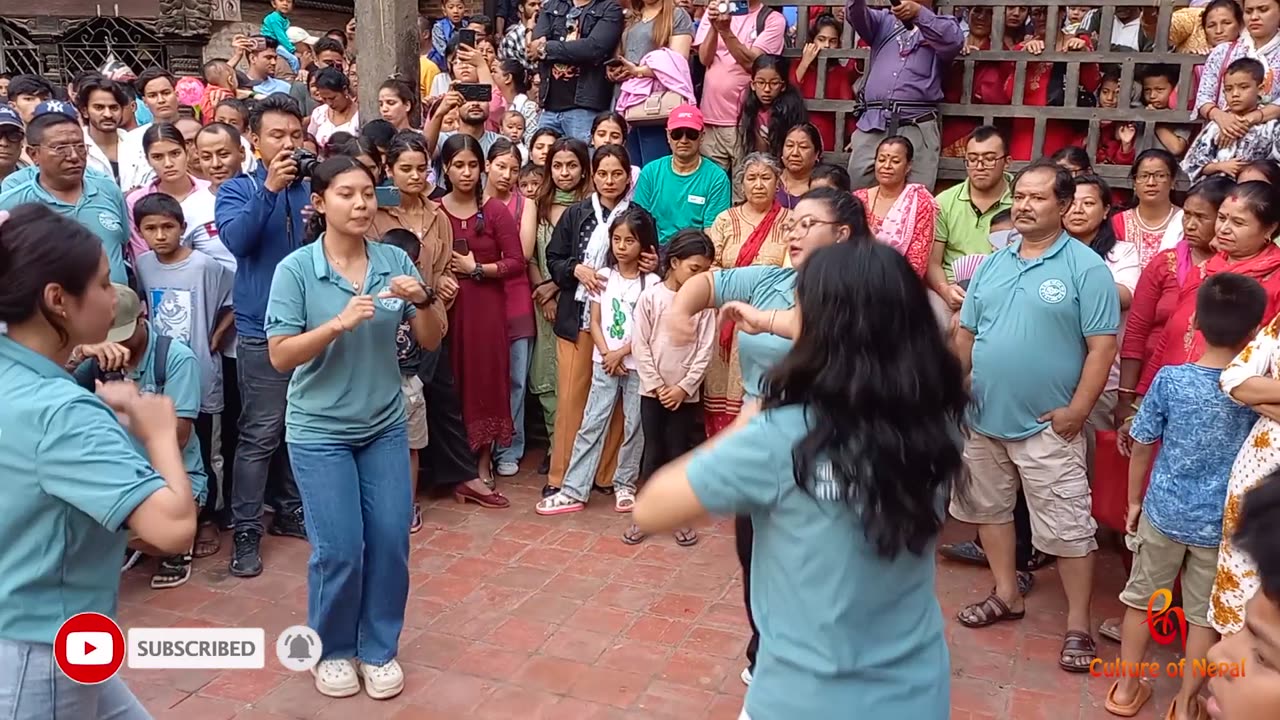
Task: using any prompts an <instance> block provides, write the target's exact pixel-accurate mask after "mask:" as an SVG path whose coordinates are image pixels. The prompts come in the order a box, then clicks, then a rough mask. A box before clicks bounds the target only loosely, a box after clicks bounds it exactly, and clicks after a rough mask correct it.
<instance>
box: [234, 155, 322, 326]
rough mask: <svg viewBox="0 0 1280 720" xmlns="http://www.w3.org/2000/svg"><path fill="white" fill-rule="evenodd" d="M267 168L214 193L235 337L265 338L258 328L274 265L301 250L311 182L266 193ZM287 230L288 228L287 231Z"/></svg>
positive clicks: (262, 320)
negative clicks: (228, 262)
mask: <svg viewBox="0 0 1280 720" xmlns="http://www.w3.org/2000/svg"><path fill="white" fill-rule="evenodd" d="M266 177H267V168H266V163H261V164H259V165H258V168H257V169H256V170H255V171H254V172H253V173H252V174H250V175H246V174H243V173H242V174H241V175H239V176H237V177H234V178H232V179H230V180H228V181H227V182H225V183H223V185H222V187H220V188H218V197H217V201H216V203H215V204H214V209H213V214H214V221H215V222H216V223H217V225H218V236H219V237H220V238H221V239H222V242H223V244H224V245H226V246H227V249H228V250H230V251H231V254H232V255H235V256H236V286H235V291H234V292H233V293H232V296H231V300H232V303H233V304H234V305H235V312H236V332H237V333H239V334H240V335H242V336H244V337H251V338H264V339H265V338H266V337H267V334H266V332H265V331H264V330H263V324H264V321H265V317H266V314H267V297H268V296H269V295H270V294H271V278H272V276H274V275H275V272H276V265H277V264H279V263H280V261H281V260H283V259H284V257H285V256H286V255H288V254H289V253H291V252H293V251H294V250H297V249H298V248H299V247H301V246H302V243H303V238H304V236H305V234H306V227H305V226H306V223H305V222H304V221H303V219H302V209H303V208H305V207H306V206H307V205H309V204H310V203H311V183H310V181H303V182H297V183H294V184H293V185H290V186H289V187H288V189H286V190H285V191H284V192H282V193H274V192H271V191H270V190H268V189H267V188H266V185H264V184H263V183H264V181H265V180H266ZM290 226H291V227H290Z"/></svg>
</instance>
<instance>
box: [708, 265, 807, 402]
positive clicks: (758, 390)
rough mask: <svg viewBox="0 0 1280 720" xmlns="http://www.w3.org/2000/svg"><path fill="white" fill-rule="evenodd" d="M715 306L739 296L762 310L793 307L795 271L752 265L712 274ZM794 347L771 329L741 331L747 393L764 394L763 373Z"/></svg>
mask: <svg viewBox="0 0 1280 720" xmlns="http://www.w3.org/2000/svg"><path fill="white" fill-rule="evenodd" d="M711 282H712V283H713V285H714V287H715V304H716V307H722V306H723V305H724V304H725V303H727V302H731V301H734V300H737V301H738V302H744V303H747V304H748V305H751V306H753V307H755V308H758V309H760V310H790V309H791V308H793V307H795V304H796V271H795V270H793V269H792V268H780V267H772V266H768V265H753V266H751V267H744V268H733V269H731V270H717V271H715V272H714V273H712V274H711ZM790 351H791V340H788V339H787V338H784V337H779V336H777V335H771V334H769V333H760V334H759V335H751V334H749V333H744V332H739V333H738V361H739V362H740V363H741V365H742V387H743V389H744V390H745V391H746V394H747V396H748V397H752V398H759V397H760V396H761V395H763V394H764V376H765V375H766V374H767V373H768V372H769V370H771V369H772V368H773V366H774V365H777V364H778V361H779V360H781V359H782V358H783V356H785V355H786V354H787V353H788V352H790Z"/></svg>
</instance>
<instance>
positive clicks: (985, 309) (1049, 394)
mask: <svg viewBox="0 0 1280 720" xmlns="http://www.w3.org/2000/svg"><path fill="white" fill-rule="evenodd" d="M1021 248H1022V241H1021V240H1017V241H1015V242H1014V243H1013V244H1011V245H1009V246H1008V247H1006V248H1004V249H1002V250H999V251H997V252H995V253H994V254H992V255H991V256H990V257H988V258H987V259H986V261H984V262H983V263H982V265H980V266H979V267H978V272H977V274H975V275H974V277H973V280H972V281H970V283H969V291H968V293H967V294H966V295H965V298H964V305H963V306H962V307H961V308H960V325H961V326H963V327H964V328H965V329H966V330H969V331H970V332H972V333H973V334H974V343H973V389H972V392H973V403H972V405H971V406H970V408H969V424H970V426H971V427H972V428H973V429H974V430H977V431H978V432H980V433H982V434H983V435H988V436H990V437H993V438H998V439H1001V440H1022V439H1024V438H1028V437H1031V436H1032V435H1035V434H1036V433H1039V432H1040V431H1042V430H1044V429H1045V428H1046V427H1048V426H1049V423H1047V422H1041V421H1040V420H1039V418H1040V416H1041V415H1043V414H1045V413H1047V412H1049V411H1050V410H1054V409H1056V408H1060V407H1063V406H1065V405H1067V404H1069V403H1070V402H1071V397H1072V395H1074V394H1075V391H1076V386H1077V385H1079V384H1080V372H1081V371H1082V370H1083V369H1084V359H1085V355H1086V354H1087V353H1088V351H1087V348H1086V346H1085V338H1089V337H1093V336H1095V335H1115V334H1116V330H1117V328H1118V327H1119V326H1120V296H1119V295H1118V294H1117V292H1116V283H1115V280H1113V279H1112V278H1111V271H1110V270H1108V269H1107V266H1106V264H1105V263H1103V261H1102V258H1100V257H1098V254H1097V253H1095V252H1094V251H1093V250H1092V249H1090V248H1089V246H1088V245H1085V244H1084V243H1082V242H1077V241H1076V240H1075V239H1074V238H1072V237H1071V236H1070V235H1068V234H1067V233H1065V232H1063V233H1062V235H1060V236H1059V237H1058V240H1057V241H1056V242H1054V244H1053V245H1052V246H1050V247H1049V249H1048V250H1047V251H1046V252H1045V253H1044V254H1043V255H1041V256H1040V257H1038V258H1036V259H1034V260H1025V259H1023V258H1022V257H1021V256H1019V254H1018V251H1019V250H1020V249H1021Z"/></svg>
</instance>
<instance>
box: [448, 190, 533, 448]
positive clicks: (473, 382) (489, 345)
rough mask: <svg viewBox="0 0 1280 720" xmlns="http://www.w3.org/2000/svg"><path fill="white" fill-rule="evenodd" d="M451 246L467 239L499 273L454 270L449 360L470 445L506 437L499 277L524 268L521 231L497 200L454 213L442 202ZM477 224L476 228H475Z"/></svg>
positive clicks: (479, 258)
mask: <svg viewBox="0 0 1280 720" xmlns="http://www.w3.org/2000/svg"><path fill="white" fill-rule="evenodd" d="M441 209H442V210H443V211H444V214H445V215H446V216H448V218H449V223H450V224H451V225H452V226H453V239H454V244H455V246H457V245H459V244H461V242H462V241H464V240H465V241H466V244H467V247H468V248H469V249H470V251H471V253H472V255H474V256H475V259H476V263H477V264H481V265H492V264H494V263H497V265H498V272H499V275H500V277H499V278H485V279H484V280H473V279H471V278H469V277H467V276H465V275H458V286H459V287H458V297H457V299H456V300H454V303H453V308H452V309H450V310H449V337H450V341H451V352H450V360H451V361H452V362H453V373H454V377H455V378H456V382H457V388H458V396H459V397H460V398H461V400H462V422H463V424H464V425H466V429H467V442H468V443H469V444H470V445H471V448H472V449H473V450H478V449H480V448H482V447H485V446H487V445H491V444H493V443H497V444H498V445H509V444H510V443H511V433H512V424H511V398H510V396H511V374H510V368H509V365H508V363H509V359H510V358H509V352H508V344H509V343H508V341H507V294H506V291H505V289H504V285H505V283H504V282H503V279H505V278H507V277H509V276H511V275H515V274H517V273H522V272H524V268H525V262H524V251H523V250H522V249H521V246H520V232H519V230H518V228H517V226H516V222H515V220H514V219H512V217H511V213H510V211H508V210H507V208H506V207H505V206H504V205H503V204H502V202H501V201H498V200H493V199H490V200H489V201H487V202H485V203H484V205H483V207H482V210H481V212H480V213H479V214H478V215H473V216H471V217H468V218H457V217H454V216H453V214H452V213H450V212H449V210H448V209H447V208H445V207H444V206H443V205H442V206H441ZM477 228H479V229H477Z"/></svg>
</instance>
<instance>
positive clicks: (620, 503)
mask: <svg viewBox="0 0 1280 720" xmlns="http://www.w3.org/2000/svg"><path fill="white" fill-rule="evenodd" d="M635 507H636V491H635V490H630V489H628V488H616V489H615V490H614V491H613V511H614V512H620V513H629V512H631V511H632V510H634V509H635Z"/></svg>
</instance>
